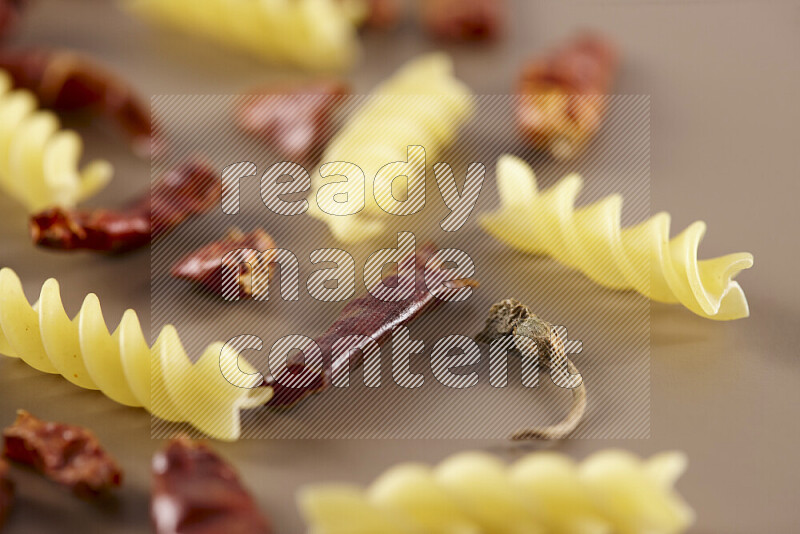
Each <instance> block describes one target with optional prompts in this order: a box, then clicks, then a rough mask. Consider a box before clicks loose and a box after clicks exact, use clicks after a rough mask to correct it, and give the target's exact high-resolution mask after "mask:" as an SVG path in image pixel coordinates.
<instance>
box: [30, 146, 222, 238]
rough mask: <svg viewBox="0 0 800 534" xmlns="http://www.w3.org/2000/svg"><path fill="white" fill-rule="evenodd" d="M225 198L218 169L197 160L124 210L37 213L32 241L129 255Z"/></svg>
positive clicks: (33, 220)
mask: <svg viewBox="0 0 800 534" xmlns="http://www.w3.org/2000/svg"><path fill="white" fill-rule="evenodd" d="M220 194H221V186H220V183H219V180H218V179H217V178H216V175H215V172H214V169H213V167H212V166H211V165H210V164H209V163H208V162H205V161H203V160H200V159H197V158H196V159H193V160H190V161H188V162H186V163H184V164H182V165H180V166H178V167H176V168H175V169H173V170H171V171H170V172H168V173H166V175H164V177H163V178H162V179H161V180H159V181H158V182H156V184H155V185H154V186H153V187H152V188H151V190H150V192H148V193H147V194H146V195H145V196H144V197H142V198H141V199H139V200H136V201H135V202H133V203H132V204H130V205H129V206H128V207H127V208H124V209H122V210H119V211H113V210H104V209H98V210H65V209H62V208H51V209H49V210H46V211H44V212H42V213H39V214H37V215H34V216H33V217H32V218H31V222H30V230H31V237H32V239H33V242H34V243H35V244H37V245H39V246H42V247H45V248H50V249H56V250H93V251H98V252H112V253H119V252H127V251H130V250H133V249H137V248H140V247H143V246H146V245H148V244H149V243H150V242H151V241H152V240H154V239H157V238H159V237H161V236H163V235H164V234H166V233H167V232H169V231H171V230H172V229H174V228H175V227H176V226H177V225H179V224H180V223H182V222H183V221H184V220H186V219H188V218H189V217H191V216H193V215H197V214H201V213H205V212H207V211H209V210H210V209H211V208H212V207H213V206H215V205H217V203H218V202H219V197H220Z"/></svg>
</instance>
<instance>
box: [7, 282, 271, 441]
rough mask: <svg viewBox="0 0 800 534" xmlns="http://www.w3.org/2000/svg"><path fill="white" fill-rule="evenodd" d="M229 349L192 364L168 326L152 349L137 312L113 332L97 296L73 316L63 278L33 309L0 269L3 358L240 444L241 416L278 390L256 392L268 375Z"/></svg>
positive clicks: (217, 348)
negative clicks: (248, 378)
mask: <svg viewBox="0 0 800 534" xmlns="http://www.w3.org/2000/svg"><path fill="white" fill-rule="evenodd" d="M222 347H223V344H222V343H219V344H213V345H211V346H209V347H208V348H207V349H206V351H205V352H204V353H203V355H202V356H201V358H200V359H199V360H198V361H197V363H195V364H192V362H191V361H190V360H189V357H188V356H187V355H186V352H185V351H184V349H183V346H182V344H181V341H180V338H179V337H178V334H177V332H176V331H175V329H174V328H173V327H172V326H167V327H165V328H164V329H163V330H162V331H161V334H160V335H159V336H158V339H157V340H156V342H155V344H154V345H153V347H152V348H150V347H149V346H148V344H147V342H146V341H145V338H144V334H143V333H142V329H141V327H140V325H139V319H138V318H137V316H136V313H135V312H134V311H133V310H128V311H126V312H125V314H124V315H123V317H122V321H121V322H120V325H119V327H118V328H117V329H116V331H114V332H113V333H109V331H108V328H107V326H106V322H105V319H103V312H102V310H101V309H100V302H99V300H98V299H97V296H96V295H94V294H90V295H88V296H87V297H86V299H85V300H84V302H83V306H82V307H81V310H80V312H79V313H78V315H77V316H76V317H75V318H74V319H70V318H69V316H67V314H66V312H65V311H64V306H63V304H62V303H61V296H60V293H59V286H58V282H57V281H56V280H54V279H50V280H48V281H47V282H45V283H44V285H43V286H42V291H41V294H40V296H39V300H38V302H37V303H36V304H35V305H33V306H31V305H30V304H29V303H28V300H27V298H26V297H25V293H24V292H23V290H22V284H21V283H20V280H19V278H18V277H17V275H16V274H14V272H13V271H12V270H11V269H8V268H6V269H2V270H0V354H3V355H6V356H10V357H12V358H20V359H21V360H22V361H24V362H25V363H27V364H28V365H30V366H31V367H33V368H35V369H37V370H39V371H42V372H45V373H53V374H56V373H57V374H60V375H62V376H63V377H64V378H66V379H67V380H69V381H70V382H72V383H73V384H75V385H77V386H80V387H82V388H86V389H94V390H100V391H101V392H102V393H103V394H104V395H106V396H107V397H108V398H110V399H111V400H113V401H115V402H118V403H120V404H124V405H126V406H133V407H142V408H144V409H146V410H147V411H149V412H150V413H152V414H153V415H155V416H156V417H159V418H161V419H164V420H166V421H170V422H185V423H189V424H191V425H192V426H194V427H195V428H196V429H197V430H199V431H201V432H203V433H205V434H207V435H209V436H211V437H213V438H215V439H221V440H235V439H237V438H238V437H239V434H240V420H239V411H240V410H241V409H245V408H252V407H256V406H259V405H262V404H263V403H265V402H266V401H268V400H269V398H270V396H271V395H272V390H270V389H263V388H258V389H248V388H249V387H252V386H253V385H255V384H256V382H255V381H256V380H259V377H260V375H258V374H257V373H255V372H254V371H253V370H252V368H250V367H249V366H248V365H247V363H246V362H244V361H243V360H242V359H238V360H237V354H236V352H235V351H227V350H226V351H223V350H222ZM221 369H222V370H223V371H225V370H226V369H231V370H233V369H242V370H243V371H244V372H247V373H249V374H252V380H253V383H252V384H238V385H240V386H242V387H237V386H235V385H233V384H231V383H230V382H228V381H227V380H226V378H225V376H223V374H222V372H221ZM236 374H237V376H241V372H239V373H236Z"/></svg>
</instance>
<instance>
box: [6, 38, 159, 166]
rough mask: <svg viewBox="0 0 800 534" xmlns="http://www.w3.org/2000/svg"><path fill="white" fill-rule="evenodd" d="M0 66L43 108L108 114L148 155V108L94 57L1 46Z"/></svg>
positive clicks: (136, 148) (134, 144) (150, 128)
mask: <svg viewBox="0 0 800 534" xmlns="http://www.w3.org/2000/svg"><path fill="white" fill-rule="evenodd" d="M0 68H2V69H4V70H5V71H7V72H8V73H9V74H10V75H11V77H12V78H13V80H14V84H15V85H16V86H17V87H22V88H25V89H28V90H30V91H32V92H33V93H34V94H35V95H36V97H37V98H38V100H39V102H40V104H41V105H42V106H44V107H47V108H50V109H52V110H54V111H57V112H88V113H93V114H98V115H102V116H105V117H107V118H108V119H109V120H111V121H113V122H114V123H116V124H117V125H118V126H119V127H120V129H121V130H122V131H123V132H124V133H125V134H126V135H127V136H128V138H129V139H130V142H131V144H132V145H133V147H134V150H135V151H136V153H138V154H140V155H149V154H150V150H151V139H153V135H152V134H153V131H152V130H153V128H152V122H151V120H150V107H149V106H148V105H147V104H146V103H145V102H143V101H142V100H141V99H140V98H139V96H138V95H137V94H135V92H134V91H133V89H132V88H131V86H130V85H129V84H128V83H127V82H126V81H125V80H123V79H122V78H120V77H119V76H117V75H116V74H114V73H113V72H111V71H110V70H108V69H106V68H105V67H103V66H102V65H99V64H97V63H96V62H95V61H94V60H91V59H89V58H88V57H86V56H84V55H81V54H77V53H75V52H70V51H64V50H43V49H25V50H2V51H0Z"/></svg>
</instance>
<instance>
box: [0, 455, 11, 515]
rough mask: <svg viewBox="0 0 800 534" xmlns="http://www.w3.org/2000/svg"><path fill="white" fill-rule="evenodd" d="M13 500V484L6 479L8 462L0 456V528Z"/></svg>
mask: <svg viewBox="0 0 800 534" xmlns="http://www.w3.org/2000/svg"><path fill="white" fill-rule="evenodd" d="M13 502H14V484H13V483H12V482H11V481H10V480H9V479H8V464H7V463H6V462H5V461H4V460H3V459H2V458H0V528H2V527H3V523H5V521H6V517H8V512H9V511H10V510H11V504H12V503H13Z"/></svg>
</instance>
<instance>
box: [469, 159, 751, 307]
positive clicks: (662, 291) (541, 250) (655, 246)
mask: <svg viewBox="0 0 800 534" xmlns="http://www.w3.org/2000/svg"><path fill="white" fill-rule="evenodd" d="M497 186H498V189H499V192H500V197H501V202H502V207H501V209H500V210H499V211H497V212H495V213H492V214H488V215H484V216H483V217H481V219H480V223H481V225H482V226H483V228H484V229H485V230H486V231H488V232H489V233H490V234H492V235H494V236H495V237H497V238H499V239H500V240H502V241H504V242H506V243H508V244H509V245H511V246H512V247H514V248H516V249H519V250H522V251H525V252H529V253H532V254H541V255H547V256H551V257H553V258H554V259H556V260H557V261H559V262H561V263H563V264H564V265H566V266H568V267H571V268H574V269H578V270H579V271H581V272H582V273H584V274H586V275H587V276H588V277H589V278H591V279H592V280H594V281H595V282H597V283H598V284H601V285H603V286H605V287H608V288H611V289H620V290H630V289H633V290H635V291H637V292H639V293H641V294H642V295H644V296H646V297H648V298H650V299H652V300H655V301H658V302H666V303H681V304H683V305H684V306H686V307H687V308H688V309H690V310H691V311H693V312H694V313H696V314H698V315H700V316H703V317H707V318H709V319H717V320H732V319H740V318H743V317H747V316H748V315H749V308H748V305H747V299H746V298H745V295H744V291H743V290H742V288H741V286H740V285H739V284H738V283H737V282H735V281H734V280H733V278H734V277H735V276H736V275H737V274H738V273H739V272H740V271H742V270H743V269H748V268H750V267H752V265H753V256H752V255H751V254H748V253H737V254H729V255H727V256H721V257H718V258H713V259H708V260H698V258H697V252H698V247H699V245H700V241H701V239H702V238H703V234H704V233H705V230H706V225H705V223H703V222H701V221H698V222H695V223H694V224H692V225H691V226H689V227H688V228H687V229H686V230H684V231H683V232H682V233H681V234H679V235H678V236H676V237H674V238H673V239H671V240H670V238H669V233H670V216H669V214H667V213H659V214H657V215H655V216H654V217H652V218H650V219H648V220H646V221H644V222H642V223H640V224H638V225H636V226H632V227H629V228H625V229H622V228H621V223H620V215H621V211H622V198H621V197H620V196H619V195H611V196H609V197H606V198H604V199H602V200H600V201H598V202H595V203H593V204H590V205H588V206H584V207H581V208H578V209H576V208H575V199H576V197H577V196H578V193H579V192H580V190H581V187H582V186H583V180H582V179H581V178H580V177H579V176H577V175H575V174H573V175H570V176H567V177H566V178H564V179H563V180H561V182H559V183H558V184H557V185H555V186H553V187H552V188H550V189H548V190H547V191H542V192H540V191H539V190H538V189H537V187H536V178H535V176H534V174H533V171H532V170H531V168H530V167H529V166H528V165H527V164H526V163H525V162H524V161H522V160H520V159H518V158H515V157H512V156H504V157H502V158H501V159H500V161H499V162H498V165H497Z"/></svg>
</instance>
